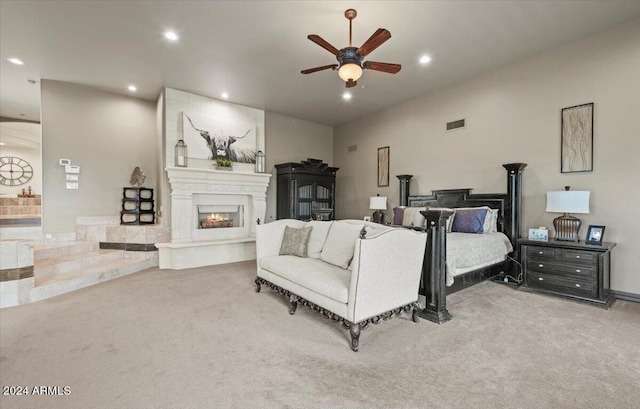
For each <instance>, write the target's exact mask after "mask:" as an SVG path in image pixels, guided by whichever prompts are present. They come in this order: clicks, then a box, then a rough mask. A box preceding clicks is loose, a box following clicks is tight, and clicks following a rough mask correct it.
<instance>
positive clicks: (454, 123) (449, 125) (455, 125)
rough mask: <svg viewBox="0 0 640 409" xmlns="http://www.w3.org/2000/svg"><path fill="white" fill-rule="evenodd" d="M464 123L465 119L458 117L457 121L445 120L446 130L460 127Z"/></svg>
mask: <svg viewBox="0 0 640 409" xmlns="http://www.w3.org/2000/svg"><path fill="white" fill-rule="evenodd" d="M465 125H466V120H465V119H458V120H457V121H451V122H447V131H455V130H456V129H462V128H464V127H465Z"/></svg>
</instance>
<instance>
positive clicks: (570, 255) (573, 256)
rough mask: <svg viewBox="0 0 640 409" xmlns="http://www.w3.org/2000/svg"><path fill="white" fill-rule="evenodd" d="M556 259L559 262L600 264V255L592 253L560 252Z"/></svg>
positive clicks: (577, 251)
mask: <svg viewBox="0 0 640 409" xmlns="http://www.w3.org/2000/svg"><path fill="white" fill-rule="evenodd" d="M556 258H557V259H558V260H562V261H566V262H571V263H577V264H593V265H594V264H595V263H597V262H598V254H597V253H594V252H592V251H579V250H558V252H557V255H556Z"/></svg>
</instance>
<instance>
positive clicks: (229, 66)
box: [0, 0, 640, 125]
mask: <svg viewBox="0 0 640 409" xmlns="http://www.w3.org/2000/svg"><path fill="white" fill-rule="evenodd" d="M347 8H355V9H357V11H358V17H357V18H356V19H355V20H354V24H353V43H354V46H358V45H360V44H362V43H363V42H364V41H365V40H366V39H367V38H368V37H369V36H370V35H371V34H372V33H373V32H374V31H375V30H376V29H377V28H379V27H383V28H386V29H388V30H389V31H390V32H391V34H392V38H391V39H390V40H389V41H387V42H386V43H384V44H383V45H382V46H381V47H380V48H378V49H377V50H375V51H374V52H373V53H372V54H371V59H372V60H374V61H382V62H391V63H399V64H402V71H400V72H399V73H398V74H396V75H391V74H385V73H381V72H375V71H366V70H365V72H364V74H363V77H362V78H361V80H360V81H358V87H357V88H354V89H352V93H353V99H352V100H351V101H349V102H346V101H343V100H342V99H341V95H342V93H343V92H344V91H345V88H344V83H343V82H342V81H341V80H340V79H339V78H338V75H337V73H336V72H333V71H331V70H326V71H321V72H317V73H314V74H310V75H301V74H300V70H302V69H305V68H311V67H315V66H321V65H327V64H332V63H335V57H334V56H333V55H332V54H330V53H329V52H327V51H326V50H324V49H322V48H320V47H319V46H317V45H316V44H314V43H312V42H311V41H309V40H307V38H306V37H307V35H308V34H318V35H320V36H322V37H323V38H324V39H325V40H327V41H328V42H330V43H331V44H333V45H334V46H336V47H337V48H343V47H345V46H347V45H348V32H349V30H348V28H349V25H348V20H346V19H345V18H344V15H343V13H344V10H345V9H347ZM639 16H640V1H614V0H610V1H553V2H552V1H375V2H374V1H367V2H364V1H349V2H345V1H215V2H214V1H209V2H206V1H198V2H196V1H190V2H184V1H163V2H159V1H129V2H125V1H118V2H116V1H52V0H49V1H32V2H26V1H5V0H2V1H1V2H0V56H1V66H0V67H1V71H0V74H1V75H0V80H1V83H0V115H2V116H7V117H13V118H22V119H32V120H38V119H39V116H40V114H39V103H40V102H39V101H40V92H39V82H38V83H37V84H36V85H31V84H29V83H28V82H27V80H28V79H34V80H38V81H39V80H40V79H52V80H59V81H68V82H74V83H78V84H84V85H89V86H94V87H98V88H102V89H105V90H109V91H113V92H117V93H123V94H127V93H128V91H127V90H126V87H127V86H128V85H129V84H135V85H136V86H137V87H138V91H137V93H136V95H137V96H138V97H140V98H144V99H149V100H155V99H156V98H157V97H158V94H159V92H160V89H161V88H162V87H163V86H167V87H171V88H176V89H180V90H184V91H189V92H192V93H196V94H201V95H206V96H210V97H214V98H217V97H219V95H220V93H221V92H223V91H226V92H228V93H229V94H230V98H229V101H231V102H234V103H238V104H242V105H246V106H250V107H254V108H259V109H264V110H267V111H271V112H276V113H280V114H284V115H288V116H292V117H295V118H300V119H305V120H308V121H312V122H316V123H320V124H326V125H338V124H342V123H346V122H349V121H351V120H354V119H356V118H358V117H361V116H364V115H368V114H372V113H375V112H377V111H379V110H381V109H383V108H386V107H388V106H391V105H394V104H397V103H399V102H401V101H404V100H407V99H410V98H414V97H416V96H419V95H422V94H425V93H428V92H430V91H433V90H435V89H438V88H441V87H444V86H446V85H449V84H452V83H455V82H459V81H462V80H465V79H468V78H471V77H474V76H476V75H479V74H480V73H482V72H485V71H488V70H490V69H493V68H495V67H498V66H501V65H504V64H508V63H511V62H513V61H516V60H518V59H521V58H523V57H526V56H528V55H532V54H536V53H539V52H541V51H544V50H547V49H550V48H553V47H557V46H559V45H562V44H565V43H567V42H570V41H573V40H575V39H578V38H581V37H585V36H587V35H590V34H593V33H596V32H598V31H602V30H604V29H607V28H609V27H612V26H615V25H617V24H621V23H624V22H626V21H630V20H632V19H635V18H638V17H639ZM166 29H173V30H176V31H177V32H178V33H179V35H180V40H179V42H178V43H169V42H168V41H166V40H165V39H164V38H163V36H162V33H163V31H164V30H166ZM423 54H429V55H431V56H432V58H433V62H432V63H431V64H430V65H428V66H421V65H420V64H419V63H418V58H419V57H420V56H421V55H423ZM9 57H19V58H21V59H22V60H24V61H25V62H26V65H25V66H15V65H13V64H11V63H9V62H8V61H7V58H9ZM22 114H24V116H22Z"/></svg>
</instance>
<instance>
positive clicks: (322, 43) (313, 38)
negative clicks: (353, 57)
mask: <svg viewBox="0 0 640 409" xmlns="http://www.w3.org/2000/svg"><path fill="white" fill-rule="evenodd" d="M307 38H308V39H309V40H311V41H313V42H314V43H316V44H318V45H319V46H320V47H322V48H324V49H325V50H327V51H329V52H330V53H331V54H334V55H335V56H339V55H340V54H341V53H340V50H338V49H337V48H335V47H334V46H332V45H331V44H329V43H328V42H326V41H325V39H324V38H322V37H320V36H319V35H317V34H309V35H308V36H307Z"/></svg>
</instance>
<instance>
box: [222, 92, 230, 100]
mask: <svg viewBox="0 0 640 409" xmlns="http://www.w3.org/2000/svg"><path fill="white" fill-rule="evenodd" d="M220 96H221V97H222V98H224V99H227V98H229V94H227V93H226V92H223V93H222V94H220Z"/></svg>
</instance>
